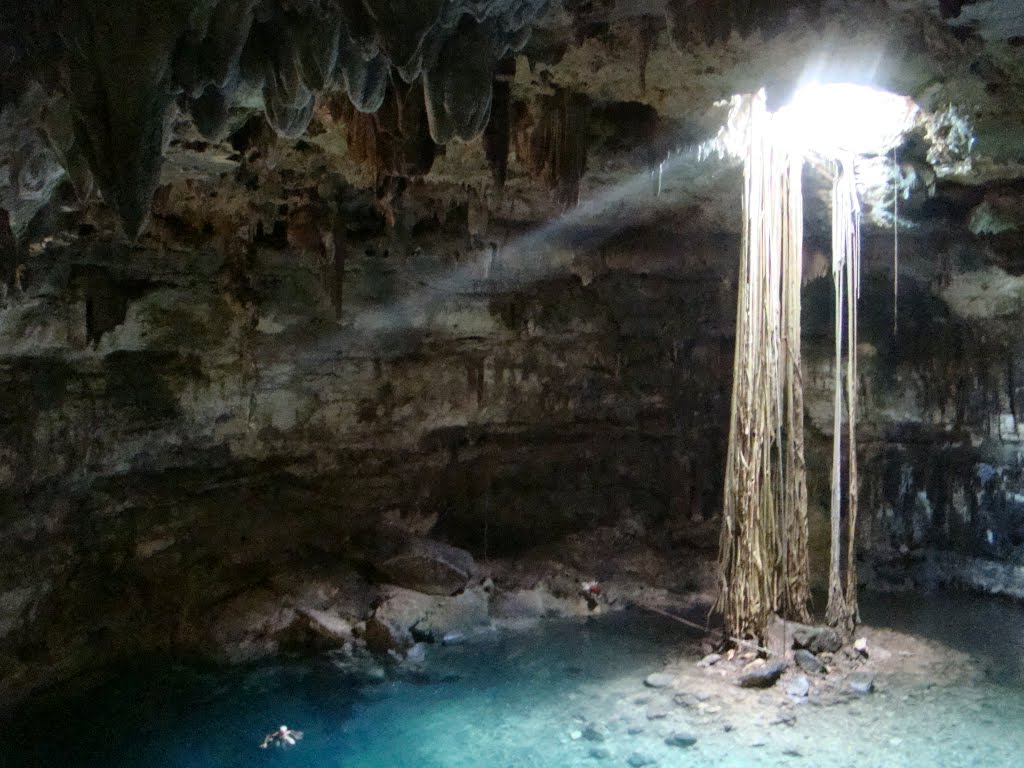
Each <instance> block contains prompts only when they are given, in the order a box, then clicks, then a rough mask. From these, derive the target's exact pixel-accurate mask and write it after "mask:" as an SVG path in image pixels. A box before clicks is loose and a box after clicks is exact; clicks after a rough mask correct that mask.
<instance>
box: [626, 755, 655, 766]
mask: <svg viewBox="0 0 1024 768" xmlns="http://www.w3.org/2000/svg"><path fill="white" fill-rule="evenodd" d="M626 762H627V763H629V764H630V765H631V766H633V768H643V766H645V765H655V764H657V762H658V761H657V760H655V759H654V758H653V757H650V756H648V755H645V754H643V753H641V752H634V753H633V754H631V755H630V756H629V757H627V758H626Z"/></svg>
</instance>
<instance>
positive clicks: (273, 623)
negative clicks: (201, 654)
mask: <svg viewBox="0 0 1024 768" xmlns="http://www.w3.org/2000/svg"><path fill="white" fill-rule="evenodd" d="M298 618H299V617H298V614H297V613H296V612H295V610H294V609H293V608H291V607H290V606H289V605H287V604H286V602H285V600H284V598H282V597H281V596H280V595H276V594H274V593H273V592H270V591H269V590H255V591H253V592H247V593H245V594H242V595H239V596H238V597H235V598H233V599H232V600H230V601H228V602H227V603H224V604H222V605H221V606H219V607H218V608H217V609H215V614H214V618H213V620H212V621H211V622H210V625H209V638H210V641H211V643H212V645H213V649H212V650H213V654H214V656H216V657H217V658H218V659H220V660H221V661H226V662H228V663H231V664H241V663H245V662H249V661H255V660H257V659H262V658H265V657H267V656H272V655H273V654H275V653H277V652H278V650H279V648H280V645H281V641H282V639H283V638H284V636H285V635H286V634H287V633H288V632H289V630H290V629H291V628H292V627H293V626H294V625H295V624H296V622H297V620H298Z"/></svg>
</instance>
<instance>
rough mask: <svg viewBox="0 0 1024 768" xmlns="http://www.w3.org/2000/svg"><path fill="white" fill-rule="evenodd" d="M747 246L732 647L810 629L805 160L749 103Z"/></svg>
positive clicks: (741, 298) (732, 491) (722, 590)
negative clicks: (788, 620) (803, 304)
mask: <svg viewBox="0 0 1024 768" xmlns="http://www.w3.org/2000/svg"><path fill="white" fill-rule="evenodd" d="M747 108H748V141H747V156H746V158H745V163H744V173H743V179H744V187H743V212H744V226H743V245H742V248H741V254H740V279H739V295H738V298H737V312H736V354H735V361H734V368H733V392H732V410H731V414H730V426H729V451H728V456H727V463H726V477H725V497H724V501H723V514H722V534H721V542H720V551H719V594H718V600H717V602H716V605H715V607H716V608H717V609H718V610H719V611H721V612H722V614H723V616H724V617H725V624H726V630H727V633H728V634H729V635H731V636H733V637H752V636H762V635H763V634H764V631H765V629H766V627H767V624H768V619H769V617H770V616H771V614H773V613H776V612H780V613H782V614H784V615H788V616H789V617H792V618H797V619H801V620H806V619H807V618H808V614H807V602H808V595H809V587H808V581H809V576H808V554H807V540H808V534H807V486H806V473H805V467H804V453H803V385H802V380H801V378H800V272H801V266H802V244H803V210H802V189H801V183H800V182H801V172H802V168H803V160H802V157H801V156H799V155H798V154H795V153H791V152H789V151H788V150H787V148H786V146H785V144H784V140H783V137H780V136H776V135H775V134H774V132H773V126H772V121H771V115H770V114H769V113H768V111H767V109H766V106H765V96H764V92H763V91H762V92H761V93H759V94H757V95H756V96H754V97H752V98H751V99H750V100H749V103H748V105H747Z"/></svg>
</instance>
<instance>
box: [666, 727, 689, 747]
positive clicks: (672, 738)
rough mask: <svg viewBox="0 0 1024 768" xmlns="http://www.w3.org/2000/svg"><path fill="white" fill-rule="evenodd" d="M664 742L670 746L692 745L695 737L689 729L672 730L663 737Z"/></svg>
mask: <svg viewBox="0 0 1024 768" xmlns="http://www.w3.org/2000/svg"><path fill="white" fill-rule="evenodd" d="M665 743H666V744H668V745H669V746H670V747H692V746H693V745H694V744H696V743H697V737H696V736H695V735H694V734H692V733H690V732H689V731H673V732H672V733H670V734H669V735H668V736H667V737H666V738H665Z"/></svg>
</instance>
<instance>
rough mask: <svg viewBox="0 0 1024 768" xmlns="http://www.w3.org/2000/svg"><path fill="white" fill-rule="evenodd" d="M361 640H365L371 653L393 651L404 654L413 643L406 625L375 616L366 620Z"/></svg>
mask: <svg viewBox="0 0 1024 768" xmlns="http://www.w3.org/2000/svg"><path fill="white" fill-rule="evenodd" d="M363 640H365V641H366V647H367V649H368V650H370V651H371V652H372V653H387V652H388V651H394V652H395V653H401V654H404V653H405V652H406V651H407V650H408V649H410V648H412V647H413V645H414V644H415V641H414V640H413V637H412V633H411V632H410V631H409V629H408V628H407V627H403V626H402V625H401V624H398V623H396V622H394V621H389V620H387V619H382V618H378V617H376V616H374V617H372V618H370V619H369V620H368V621H367V622H366V629H365V630H364V632H363Z"/></svg>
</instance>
